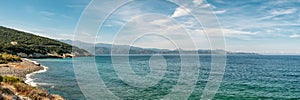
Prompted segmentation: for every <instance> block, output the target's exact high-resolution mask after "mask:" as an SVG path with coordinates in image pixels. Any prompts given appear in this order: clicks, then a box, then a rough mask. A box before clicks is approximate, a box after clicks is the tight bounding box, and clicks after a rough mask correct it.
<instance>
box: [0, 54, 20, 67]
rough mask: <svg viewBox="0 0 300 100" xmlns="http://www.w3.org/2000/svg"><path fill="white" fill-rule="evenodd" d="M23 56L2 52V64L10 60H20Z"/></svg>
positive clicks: (0, 55)
mask: <svg viewBox="0 0 300 100" xmlns="http://www.w3.org/2000/svg"><path fill="white" fill-rule="evenodd" d="M19 61H21V58H20V57H19V56H16V55H12V54H7V53H2V54H1V53H0V64H6V63H8V62H19Z"/></svg>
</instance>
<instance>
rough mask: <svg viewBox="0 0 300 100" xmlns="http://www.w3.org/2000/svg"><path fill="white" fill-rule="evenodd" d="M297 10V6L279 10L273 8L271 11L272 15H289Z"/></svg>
mask: <svg viewBox="0 0 300 100" xmlns="http://www.w3.org/2000/svg"><path fill="white" fill-rule="evenodd" d="M296 11H297V9H296V8H291V9H279V10H273V11H271V12H270V14H272V15H287V14H293V13H295V12H296Z"/></svg>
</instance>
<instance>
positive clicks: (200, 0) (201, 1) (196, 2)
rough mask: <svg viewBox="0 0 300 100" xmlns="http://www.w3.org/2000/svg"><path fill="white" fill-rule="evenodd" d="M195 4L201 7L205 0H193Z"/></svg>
mask: <svg viewBox="0 0 300 100" xmlns="http://www.w3.org/2000/svg"><path fill="white" fill-rule="evenodd" d="M193 3H194V4H196V5H200V4H202V3H203V0H193Z"/></svg>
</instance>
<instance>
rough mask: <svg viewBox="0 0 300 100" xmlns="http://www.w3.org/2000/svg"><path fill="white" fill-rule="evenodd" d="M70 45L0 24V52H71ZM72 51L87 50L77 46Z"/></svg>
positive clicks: (79, 52) (83, 51)
mask: <svg viewBox="0 0 300 100" xmlns="http://www.w3.org/2000/svg"><path fill="white" fill-rule="evenodd" d="M72 47H73V46H71V45H68V44H66V43H62V42H59V41H57V40H54V39H49V38H45V37H41V36H37V35H33V34H30V33H26V32H22V31H17V30H14V29H10V28H6V27H2V26H0V52H7V53H9V54H17V53H25V54H27V55H29V54H34V53H39V54H48V53H52V54H53V53H57V54H59V55H62V54H67V53H72ZM74 51H75V52H76V53H78V55H80V54H81V55H82V54H84V53H87V51H85V50H83V49H79V48H77V47H74ZM74 51H73V53H74Z"/></svg>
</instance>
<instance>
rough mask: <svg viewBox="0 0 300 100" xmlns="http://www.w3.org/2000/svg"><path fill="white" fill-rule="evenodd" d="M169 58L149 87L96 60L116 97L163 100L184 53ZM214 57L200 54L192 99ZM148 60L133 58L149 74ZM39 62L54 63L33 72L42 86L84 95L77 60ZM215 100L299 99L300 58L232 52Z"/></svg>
mask: <svg viewBox="0 0 300 100" xmlns="http://www.w3.org/2000/svg"><path fill="white" fill-rule="evenodd" d="M164 58H165V60H166V62H167V71H166V73H165V75H164V77H163V78H162V79H161V81H159V83H158V84H156V85H154V86H152V87H149V88H146V89H141V88H136V87H132V86H130V85H128V84H126V83H125V82H123V81H122V80H121V79H119V78H118V76H117V74H116V73H115V71H114V68H113V67H112V61H111V57H109V56H97V57H96V64H97V67H98V71H99V75H101V77H102V79H103V80H104V82H105V85H106V86H107V87H108V89H109V90H110V91H111V92H112V93H114V94H115V95H116V96H118V97H120V98H127V99H133V98H135V99H141V98H144V99H160V98H162V97H164V96H165V95H167V94H168V93H169V92H170V90H171V89H172V88H173V87H172V86H174V85H176V84H177V79H178V77H179V72H180V57H179V56H164ZM210 58H211V57H210V56H200V62H201V67H199V69H200V72H199V77H198V81H197V83H196V87H195V89H194V90H193V93H192V94H191V95H190V97H189V99H200V97H201V94H202V91H203V89H204V87H205V84H206V83H207V81H206V80H207V79H208V76H209V72H210V63H211V60H210ZM80 59H84V60H89V59H93V58H92V57H86V58H80ZM149 59H150V56H132V57H130V64H131V68H132V70H134V72H135V73H136V74H137V75H140V76H145V75H147V74H148V73H149V72H150V71H149V70H150V68H149V64H148V63H149ZM34 60H36V61H38V62H39V63H41V64H42V65H44V66H47V67H49V69H48V71H47V72H45V73H40V74H36V75H34V76H33V78H35V79H36V80H35V82H36V83H38V84H39V86H40V88H45V89H47V90H48V91H49V92H51V93H54V94H60V95H62V96H63V97H65V98H67V99H71V100H74V99H76V100H77V99H84V98H85V97H84V95H83V94H82V92H81V91H80V88H79V86H78V85H77V81H76V79H75V75H74V70H73V64H72V59H34ZM191 66H192V64H191ZM83 67H84V66H83ZM214 99H300V56H262V55H240V56H228V57H227V65H226V69H225V74H224V78H223V81H222V83H221V86H220V88H219V90H218V92H217V93H216V95H215V97H214Z"/></svg>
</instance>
